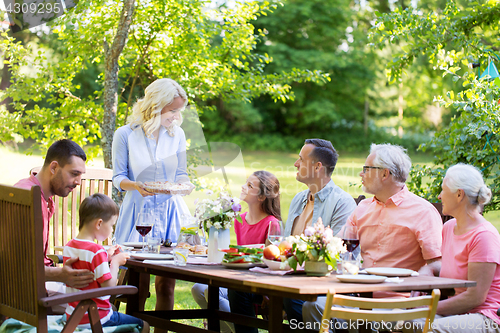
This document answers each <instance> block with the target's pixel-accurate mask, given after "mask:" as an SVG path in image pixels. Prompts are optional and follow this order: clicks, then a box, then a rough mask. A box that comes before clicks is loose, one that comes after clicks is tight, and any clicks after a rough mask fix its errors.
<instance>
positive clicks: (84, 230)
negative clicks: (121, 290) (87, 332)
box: [63, 193, 149, 333]
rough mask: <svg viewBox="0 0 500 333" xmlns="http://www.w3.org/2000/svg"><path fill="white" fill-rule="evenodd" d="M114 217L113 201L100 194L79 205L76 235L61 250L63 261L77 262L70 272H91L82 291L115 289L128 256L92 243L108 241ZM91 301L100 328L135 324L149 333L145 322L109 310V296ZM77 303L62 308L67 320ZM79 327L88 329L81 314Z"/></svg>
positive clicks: (73, 290) (117, 248)
mask: <svg viewBox="0 0 500 333" xmlns="http://www.w3.org/2000/svg"><path fill="white" fill-rule="evenodd" d="M118 214H119V209H118V206H117V205H116V204H115V203H114V201H113V200H111V199H110V198H109V197H108V196H106V195H104V194H101V193H96V194H93V195H91V196H89V197H88V198H86V199H85V200H83V202H82V204H81V205H80V210H79V215H80V225H79V227H78V229H79V233H78V236H76V238H75V239H72V240H70V241H69V242H68V244H66V246H65V247H64V251H63V257H64V258H63V259H64V262H66V260H69V259H71V258H78V259H79V260H78V261H77V262H75V263H74V264H73V265H72V266H73V268H74V269H88V270H90V271H91V272H93V273H94V281H93V282H92V283H91V284H90V285H89V286H87V287H85V288H83V289H82V290H87V289H95V288H100V287H111V286H116V280H117V275H118V269H119V267H120V266H121V265H124V264H125V262H126V261H127V259H128V258H129V255H128V254H127V253H124V252H120V249H119V246H117V245H114V246H112V247H110V248H109V250H108V251H107V252H106V250H105V249H104V247H103V246H102V245H99V244H96V243H95V242H94V240H96V239H97V240H98V241H104V240H105V239H106V238H108V236H109V235H110V234H111V233H112V232H113V226H114V225H115V223H116V220H117V219H118ZM79 290H80V289H75V288H71V287H69V286H67V287H66V293H74V292H78V291H79ZM93 300H94V302H96V304H97V308H98V311H99V316H100V317H101V324H102V326H103V327H106V326H118V325H124V324H138V325H140V326H141V327H142V333H146V332H149V325H148V323H147V322H145V321H142V320H140V319H138V318H135V317H132V316H129V315H126V314H123V313H119V312H115V311H113V310H112V309H111V304H110V303H109V296H105V297H101V298H95V299H93ZM77 304H78V302H73V303H68V306H67V307H66V316H67V318H69V316H71V314H72V313H73V311H74V309H75V306H77ZM80 325H81V327H86V328H90V325H89V318H88V314H85V316H84V317H83V319H82V321H81V322H80Z"/></svg>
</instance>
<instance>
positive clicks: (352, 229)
mask: <svg viewBox="0 0 500 333" xmlns="http://www.w3.org/2000/svg"><path fill="white" fill-rule="evenodd" d="M342 241H343V242H344V245H345V246H346V248H347V251H348V252H349V259H353V256H354V255H353V252H354V250H356V249H357V248H358V246H359V238H358V227H357V226H355V225H352V224H346V225H345V227H344V235H343V236H342Z"/></svg>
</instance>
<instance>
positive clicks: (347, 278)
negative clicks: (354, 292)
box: [337, 275, 387, 283]
mask: <svg viewBox="0 0 500 333" xmlns="http://www.w3.org/2000/svg"><path fill="white" fill-rule="evenodd" d="M337 279H338V280H339V281H340V282H349V283H382V282H384V281H385V279H387V276H379V275H337Z"/></svg>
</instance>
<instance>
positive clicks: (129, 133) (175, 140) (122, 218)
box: [112, 79, 189, 310]
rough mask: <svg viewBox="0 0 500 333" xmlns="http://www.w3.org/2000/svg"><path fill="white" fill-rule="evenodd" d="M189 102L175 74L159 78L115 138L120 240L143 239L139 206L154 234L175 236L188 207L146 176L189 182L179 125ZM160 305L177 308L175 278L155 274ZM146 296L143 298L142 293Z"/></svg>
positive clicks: (147, 89)
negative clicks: (155, 188)
mask: <svg viewBox="0 0 500 333" xmlns="http://www.w3.org/2000/svg"><path fill="white" fill-rule="evenodd" d="M187 103H188V100H187V95H186V92H185V91H184V89H183V88H182V87H181V86H180V85H179V84H178V83H177V82H175V81H174V80H172V79H159V80H156V81H154V82H153V83H151V84H150V85H149V86H148V87H147V88H146V90H145V96H144V98H142V99H139V100H138V101H137V102H136V103H135V105H134V106H133V109H132V115H131V120H130V122H129V124H127V125H125V126H122V127H120V128H118V129H117V130H116V132H115V135H114V138H113V149H112V153H113V157H112V158H113V185H114V186H115V187H116V188H117V189H118V190H119V191H120V192H124V191H125V192H126V194H125V198H124V200H123V204H122V206H121V208H120V215H119V218H118V221H117V223H116V230H115V237H116V241H117V242H118V244H123V243H124V242H131V241H132V242H137V241H139V233H138V232H136V230H135V224H136V220H137V216H138V214H139V213H140V212H141V211H143V212H144V211H146V212H153V215H154V218H155V220H156V221H155V225H154V227H153V230H152V231H151V233H150V235H151V236H154V237H158V238H161V239H163V240H167V239H172V240H176V239H177V237H178V236H179V232H180V222H181V215H183V214H189V209H188V207H187V205H186V203H185V202H184V200H183V199H182V198H181V197H180V196H179V195H170V194H155V193H151V192H148V191H147V190H146V188H145V186H144V183H145V182H165V181H169V182H171V183H189V177H188V175H187V170H186V168H187V167H186V137H185V134H184V131H183V130H182V129H181V128H180V124H181V123H182V115H181V112H182V111H183V110H184V108H185V107H186V105H187ZM155 285H156V293H157V301H156V310H168V309H170V310H171V309H173V305H174V288H175V280H174V279H168V278H164V277H159V276H157V277H156V283H155ZM144 301H145V299H144Z"/></svg>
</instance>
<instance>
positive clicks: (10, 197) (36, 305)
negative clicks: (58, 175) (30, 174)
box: [0, 185, 137, 333]
mask: <svg viewBox="0 0 500 333" xmlns="http://www.w3.org/2000/svg"><path fill="white" fill-rule="evenodd" d="M0 221H1V223H0V316H6V317H10V318H14V319H17V320H20V321H22V322H25V323H27V324H29V325H32V326H35V327H36V328H37V332H39V333H46V332H47V308H48V307H51V306H54V305H58V304H64V303H68V302H75V301H80V303H79V304H78V306H77V307H76V308H75V311H74V313H73V314H72V315H71V317H70V318H69V319H68V322H67V324H66V326H65V328H64V330H63V332H73V331H74V330H75V328H76V326H77V325H78V323H79V322H80V320H81V318H82V317H83V315H84V314H85V312H86V311H88V313H89V317H90V321H91V327H92V331H93V332H102V327H101V324H100V320H99V313H98V311H97V306H96V304H95V302H94V301H92V298H96V297H102V296H105V295H114V294H134V293H136V292H137V288H136V287H133V286H120V287H107V288H98V289H92V290H85V291H81V292H78V293H73V294H62V295H57V296H50V297H46V291H45V269H44V264H43V256H44V255H43V232H42V230H43V219H42V208H41V191H40V188H39V187H38V186H33V187H32V189H31V190H26V189H21V188H17V187H11V186H6V185H0Z"/></svg>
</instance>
